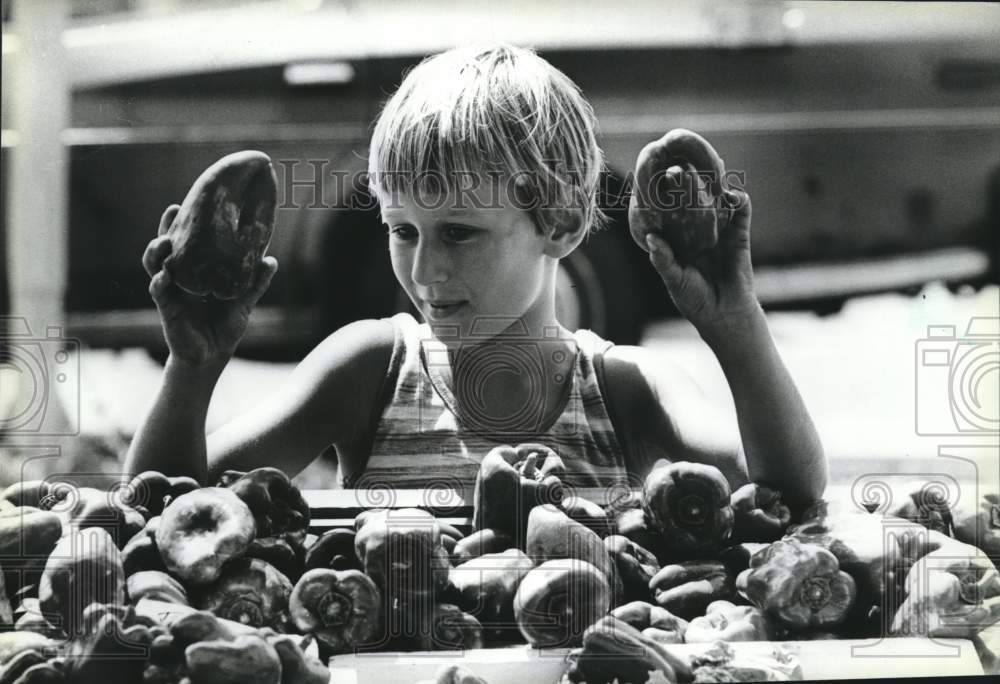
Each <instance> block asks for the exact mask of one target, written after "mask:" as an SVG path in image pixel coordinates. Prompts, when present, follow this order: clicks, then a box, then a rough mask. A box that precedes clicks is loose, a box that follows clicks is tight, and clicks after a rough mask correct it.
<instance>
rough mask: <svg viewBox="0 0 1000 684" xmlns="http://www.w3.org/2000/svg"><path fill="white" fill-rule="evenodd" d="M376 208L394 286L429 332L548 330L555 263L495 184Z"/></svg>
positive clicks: (385, 200)
mask: <svg viewBox="0 0 1000 684" xmlns="http://www.w3.org/2000/svg"><path fill="white" fill-rule="evenodd" d="M379 201H380V204H381V208H382V222H383V223H384V224H385V225H386V227H387V229H388V231H389V254H390V257H391V259H392V268H393V271H394V272H395V274H396V279H397V280H398V281H399V283H400V284H401V285H402V286H403V289H404V290H405V291H406V294H407V295H409V297H410V300H411V301H412V302H413V304H414V305H415V306H416V308H417V309H418V310H419V311H420V313H421V314H422V315H423V317H424V319H425V320H426V321H427V322H428V323H429V324H430V325H431V326H432V327H434V326H435V325H448V326H456V325H457V326H459V329H460V331H461V337H462V338H464V339H468V338H467V336H468V335H469V334H470V332H471V330H472V324H473V323H474V322H476V323H477V328H476V330H477V334H482V332H487V331H488V332H489V333H494V332H499V331H500V330H502V329H504V328H506V327H507V326H508V325H510V323H512V322H513V319H521V320H522V321H523V323H524V325H525V326H527V331H528V332H529V334H540V333H541V332H542V328H543V326H546V325H556V321H555V313H554V292H553V291H552V290H553V282H554V281H553V276H552V274H554V272H555V266H556V260H555V259H553V258H551V257H549V256H547V255H546V254H545V246H546V243H547V240H546V237H545V236H544V235H542V234H541V233H540V232H539V231H538V230H537V229H536V227H535V222H534V220H533V219H532V217H531V215H530V214H529V212H528V211H527V210H526V209H524V208H522V207H520V206H518V205H517V203H516V202H514V201H512V200H511V197H510V195H509V193H508V191H507V190H506V189H505V188H504V186H503V184H502V183H501V182H499V181H489V182H483V183H481V184H480V185H479V186H478V187H477V188H476V189H473V190H466V191H462V192H456V191H450V192H449V193H448V194H447V195H443V194H437V195H417V196H411V195H404V194H396V195H395V196H393V197H386V196H380V197H379ZM505 322H506V323H505Z"/></svg>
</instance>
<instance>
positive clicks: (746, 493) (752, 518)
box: [730, 482, 792, 542]
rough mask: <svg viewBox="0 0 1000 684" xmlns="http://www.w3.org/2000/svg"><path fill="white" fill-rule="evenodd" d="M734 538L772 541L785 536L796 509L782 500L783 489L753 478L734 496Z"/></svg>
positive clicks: (751, 540)
mask: <svg viewBox="0 0 1000 684" xmlns="http://www.w3.org/2000/svg"><path fill="white" fill-rule="evenodd" d="M730 505H731V506H732V508H733V516H734V523H733V539H734V540H735V541H737V542H771V541H774V540H776V539H778V538H780V537H781V535H782V534H784V532H785V528H786V527H788V523H789V521H790V520H791V518H792V513H791V511H790V510H789V508H788V506H786V505H785V504H784V503H782V501H781V492H779V491H778V490H776V489H771V488H770V487H768V486H767V485H764V484H758V483H756V482H751V483H749V484H745V485H743V486H742V487H740V488H739V489H737V490H736V491H735V492H733V495H732V497H730Z"/></svg>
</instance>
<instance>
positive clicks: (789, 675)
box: [691, 641, 802, 682]
mask: <svg viewBox="0 0 1000 684" xmlns="http://www.w3.org/2000/svg"><path fill="white" fill-rule="evenodd" d="M691 666H692V667H693V668H694V681H696V682H787V681H790V680H791V681H795V680H800V679H802V667H801V665H800V664H799V659H798V656H797V655H796V653H795V652H794V650H791V649H789V648H788V647H786V646H785V645H784V644H776V645H775V646H774V648H773V649H772V650H771V652H770V653H761V652H759V651H758V652H756V653H755V652H748V653H740V654H737V653H736V652H734V651H733V647H732V646H730V645H729V644H728V643H726V642H725V641H716V642H715V643H714V644H713V645H712V647H711V648H709V649H708V650H707V651H704V652H702V653H698V654H697V655H694V656H692V657H691Z"/></svg>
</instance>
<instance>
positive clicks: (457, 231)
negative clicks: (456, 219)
mask: <svg viewBox="0 0 1000 684" xmlns="http://www.w3.org/2000/svg"><path fill="white" fill-rule="evenodd" d="M475 233H476V231H475V229H473V228H469V227H468V226H462V225H457V224H454V223H449V224H448V225H446V226H445V227H444V234H445V237H446V238H448V239H449V240H453V241H459V240H467V239H469V238H471V237H472V236H473V235H475Z"/></svg>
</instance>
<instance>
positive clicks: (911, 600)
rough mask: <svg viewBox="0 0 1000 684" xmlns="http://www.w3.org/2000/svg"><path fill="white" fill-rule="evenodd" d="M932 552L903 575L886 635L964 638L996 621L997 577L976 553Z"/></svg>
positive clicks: (999, 609) (999, 603)
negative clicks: (903, 594)
mask: <svg viewBox="0 0 1000 684" xmlns="http://www.w3.org/2000/svg"><path fill="white" fill-rule="evenodd" d="M966 549H967V550H966V552H965V553H964V554H963V555H961V556H956V555H954V549H947V550H945V549H942V550H940V551H934V552H931V553H929V554H927V555H926V556H924V557H923V558H921V559H920V560H918V561H917V562H916V563H914V564H913V567H912V568H910V571H909V573H908V574H907V576H906V589H907V596H906V600H905V601H903V604H902V605H901V606H900V607H899V610H898V611H897V612H896V615H895V617H894V618H893V621H892V628H891V629H892V633H894V634H904V635H905V634H913V635H920V636H930V637H944V638H947V637H953V638H958V639H969V638H972V637H973V636H975V635H976V634H977V633H979V632H980V631H982V630H983V629H985V628H987V627H989V626H991V625H993V624H995V623H996V622H998V621H1000V573H998V572H997V569H996V567H995V566H994V565H993V563H992V561H991V560H990V559H989V557H987V556H986V555H985V554H983V553H982V552H981V551H980V550H979V549H978V548H976V547H973V546H967V547H966Z"/></svg>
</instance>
